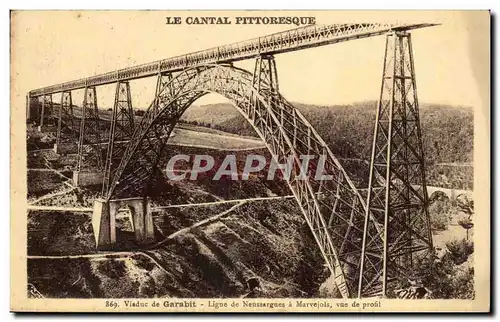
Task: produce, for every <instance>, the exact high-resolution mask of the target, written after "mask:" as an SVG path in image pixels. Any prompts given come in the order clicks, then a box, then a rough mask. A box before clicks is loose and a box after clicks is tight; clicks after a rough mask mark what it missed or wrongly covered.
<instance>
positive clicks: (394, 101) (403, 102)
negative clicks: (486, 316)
mask: <svg viewBox="0 0 500 322" xmlns="http://www.w3.org/2000/svg"><path fill="white" fill-rule="evenodd" d="M370 214H371V215H372V216H373V217H374V218H375V222H376V225H378V226H379V228H382V229H381V230H380V232H379V234H378V235H379V236H377V235H373V232H374V227H370V225H369V223H368V217H369V216H370ZM367 232H370V235H372V237H371V238H369V237H368V235H369V234H367ZM376 237H380V238H376ZM380 243H382V245H381V244H380ZM432 250H433V246H432V235H431V230H430V220H429V212H428V196H427V185H426V178H425V159H424V152H423V147H422V132H421V127H420V116H419V106H418V100H417V87H416V80H415V68H414V63H413V52H412V45H411V37H410V34H409V33H406V32H395V33H391V34H388V35H387V36H386V45H385V57H384V67H383V76H382V86H381V92H380V100H379V103H378V107H377V114H376V121H375V129H374V136H373V145H372V155H371V162H370V177H369V187H368V197H367V213H366V218H365V225H364V237H363V248H362V255H361V257H362V258H361V265H360V277H359V288H358V297H367V296H380V295H381V296H384V297H386V296H388V290H389V289H390V288H389V285H390V284H391V283H393V282H395V281H396V278H398V277H399V278H401V277H408V278H414V277H415V276H413V274H414V269H415V268H416V267H417V266H418V263H419V262H420V261H421V260H423V259H424V258H425V257H427V256H429V255H430V254H431V252H432Z"/></svg>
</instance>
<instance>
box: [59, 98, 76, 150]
mask: <svg viewBox="0 0 500 322" xmlns="http://www.w3.org/2000/svg"><path fill="white" fill-rule="evenodd" d="M63 122H64V124H65V126H66V127H68V128H69V129H70V132H71V133H70V136H71V137H73V134H74V133H73V132H74V131H75V130H76V124H75V123H76V122H75V118H74V115H73V99H72V96H71V92H62V93H61V105H59V112H58V121H57V136H56V144H57V145H58V146H59V145H60V144H61V130H62V124H63ZM73 143H74V142H73Z"/></svg>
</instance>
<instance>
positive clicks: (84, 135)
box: [76, 86, 103, 171]
mask: <svg viewBox="0 0 500 322" xmlns="http://www.w3.org/2000/svg"><path fill="white" fill-rule="evenodd" d="M99 123H100V120H99V109H98V107H97V93H96V89H95V86H88V87H85V94H84V98H83V104H82V111H81V121H80V136H79V140H78V164H77V168H76V171H81V170H82V167H83V162H84V161H85V159H87V160H89V161H92V163H93V166H95V168H96V169H102V167H103V164H102V149H103V148H102V147H101V143H102V141H101V129H100V124H99ZM88 155H90V156H92V157H88V158H87V156H88Z"/></svg>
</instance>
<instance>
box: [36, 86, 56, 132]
mask: <svg viewBox="0 0 500 322" xmlns="http://www.w3.org/2000/svg"><path fill="white" fill-rule="evenodd" d="M53 110H54V105H53V103H52V94H48V95H43V96H42V111H41V113H40V123H39V125H40V128H42V127H43V126H44V125H46V123H47V121H48V116H49V115H50V114H51V113H52V112H53Z"/></svg>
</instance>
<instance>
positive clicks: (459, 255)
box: [446, 239, 474, 265]
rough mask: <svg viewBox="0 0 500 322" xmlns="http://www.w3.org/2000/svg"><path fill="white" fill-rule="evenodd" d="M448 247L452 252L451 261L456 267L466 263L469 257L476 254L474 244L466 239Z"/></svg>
mask: <svg viewBox="0 0 500 322" xmlns="http://www.w3.org/2000/svg"><path fill="white" fill-rule="evenodd" d="M446 247H447V248H448V250H449V251H450V256H451V260H452V261H453V262H454V263H455V264H456V265H460V264H462V263H463V262H465V261H466V260H467V258H468V257H469V255H470V254H472V253H473V252H474V243H472V242H470V241H467V240H465V239H462V240H453V241H451V242H448V243H446Z"/></svg>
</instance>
